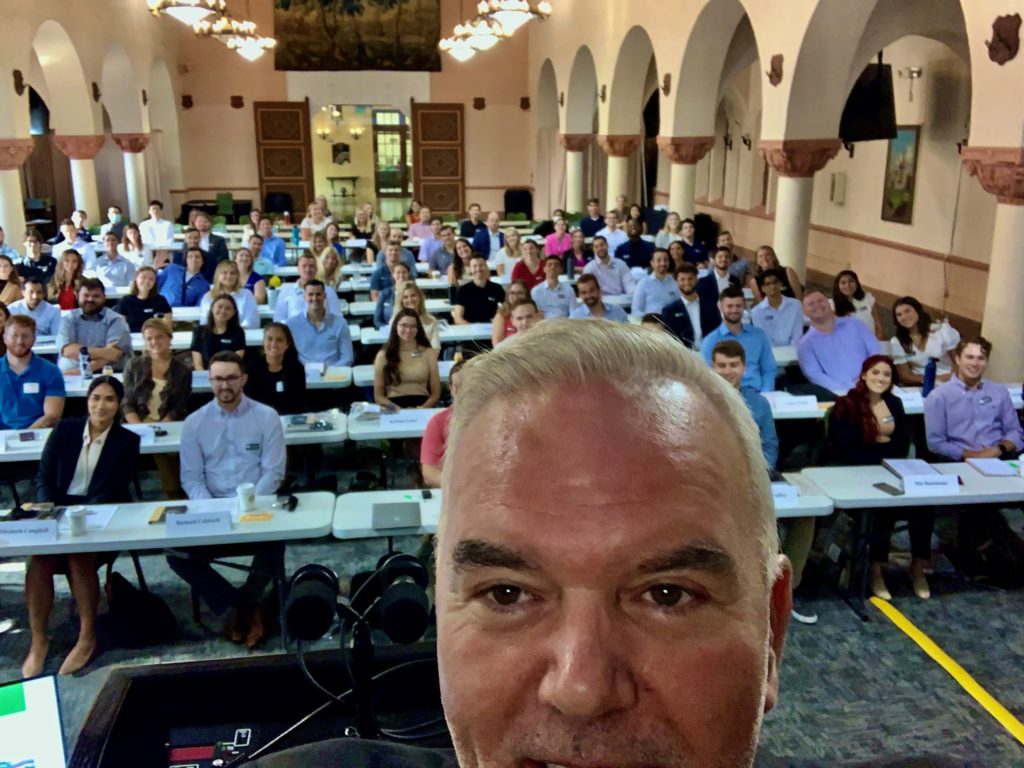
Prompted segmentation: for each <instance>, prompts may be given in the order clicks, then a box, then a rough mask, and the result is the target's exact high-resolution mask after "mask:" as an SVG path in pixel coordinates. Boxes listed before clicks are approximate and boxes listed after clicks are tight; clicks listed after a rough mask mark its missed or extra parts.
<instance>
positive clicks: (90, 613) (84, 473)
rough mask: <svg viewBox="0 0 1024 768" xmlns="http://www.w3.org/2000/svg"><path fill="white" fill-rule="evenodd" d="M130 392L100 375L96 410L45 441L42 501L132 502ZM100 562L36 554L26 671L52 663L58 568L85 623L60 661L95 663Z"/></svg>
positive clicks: (76, 666) (71, 667) (28, 583)
mask: <svg viewBox="0 0 1024 768" xmlns="http://www.w3.org/2000/svg"><path fill="white" fill-rule="evenodd" d="M123 398H124V388H123V387H122V386H121V382H119V381H118V380H117V379H115V378H113V377H110V376H101V377H99V378H97V379H94V380H93V382H92V384H91V385H90V386H89V391H88V393H87V395H86V405H87V408H88V411H89V417H88V418H87V419H68V420H66V421H61V422H60V423H59V424H57V426H56V427H54V429H53V431H52V432H51V433H50V437H49V438H48V439H47V441H46V446H45V447H44V448H43V456H42V459H40V462H39V474H38V476H37V477H36V500H37V501H41V502H51V503H53V504H54V505H57V506H65V505H75V504H120V503H123V502H128V501H131V490H130V488H131V482H132V480H133V479H134V477H135V472H136V468H137V466H138V463H139V436H138V435H136V434H135V433H134V432H131V431H129V430H127V429H125V428H124V427H122V426H121V425H120V424H119V423H118V422H119V418H118V417H119V414H120V411H121V400H122V399H123ZM87 436H88V441H89V442H88V443H86V437H87ZM97 449H98V453H97ZM96 566H97V557H96V555H95V554H92V553H80V554H73V555H68V556H67V557H64V556H60V555H43V556H36V557H33V558H32V559H31V560H30V561H29V565H28V571H27V573H26V574H25V601H26V603H27V604H28V616H29V625H30V627H31V629H32V647H31V648H30V650H29V653H28V656H27V657H26V658H25V662H24V664H22V667H21V672H22V675H24V676H25V677H34V676H36V675H38V674H40V673H41V672H42V671H43V666H44V664H45V663H46V652H47V650H48V647H49V642H50V641H49V638H48V637H47V627H48V624H49V621H50V614H51V613H52V611H53V577H54V575H56V574H57V573H66V574H67V577H68V583H69V585H70V587H71V594H72V595H74V598H75V603H76V604H77V606H78V615H79V619H80V622H81V628H80V629H79V633H78V642H77V643H76V644H75V647H74V648H73V649H72V650H71V652H70V653H69V654H68V656H67V658H65V659H64V663H63V664H61V666H60V673H61V674H62V675H70V674H73V673H74V672H77V671H78V670H80V669H81V668H82V667H84V666H85V665H86V664H88V663H89V660H90V659H91V658H92V655H93V653H95V651H96V612H97V609H98V605H99V592H100V585H99V578H97V576H96Z"/></svg>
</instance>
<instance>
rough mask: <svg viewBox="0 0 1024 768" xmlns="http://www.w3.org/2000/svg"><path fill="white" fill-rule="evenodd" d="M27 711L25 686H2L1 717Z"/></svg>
mask: <svg viewBox="0 0 1024 768" xmlns="http://www.w3.org/2000/svg"><path fill="white" fill-rule="evenodd" d="M24 711H25V686H24V685H23V684H22V683H15V684H13V685H4V686H0V717H6V716H7V715H16V714H18V713H19V712H24Z"/></svg>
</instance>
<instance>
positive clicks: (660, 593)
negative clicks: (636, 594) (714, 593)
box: [640, 582, 702, 613]
mask: <svg viewBox="0 0 1024 768" xmlns="http://www.w3.org/2000/svg"><path fill="white" fill-rule="evenodd" d="M640 601H641V602H642V603H644V605H646V606H650V607H651V608H654V609H655V610H657V611H660V612H662V613H682V612H685V611H687V610H689V609H691V608H694V607H696V606H698V605H700V603H701V602H702V599H701V596H700V595H699V594H698V593H697V592H696V591H694V590H691V589H688V588H687V587H684V586H681V585H679V584H672V583H668V582H666V583H660V584H652V585H650V586H648V587H645V588H644V589H643V591H642V592H641V593H640Z"/></svg>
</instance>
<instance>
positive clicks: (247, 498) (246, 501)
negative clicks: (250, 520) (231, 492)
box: [235, 483, 256, 512]
mask: <svg viewBox="0 0 1024 768" xmlns="http://www.w3.org/2000/svg"><path fill="white" fill-rule="evenodd" d="M235 493H236V494H237V498H238V511H239V512H252V510H254V509H256V486H255V485H253V484H252V483H242V484H240V485H239V486H238V487H237V488H236V489H235Z"/></svg>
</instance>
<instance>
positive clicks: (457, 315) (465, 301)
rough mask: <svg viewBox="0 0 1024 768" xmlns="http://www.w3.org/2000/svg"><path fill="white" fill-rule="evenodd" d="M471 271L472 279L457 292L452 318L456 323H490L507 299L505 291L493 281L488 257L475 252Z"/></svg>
mask: <svg viewBox="0 0 1024 768" xmlns="http://www.w3.org/2000/svg"><path fill="white" fill-rule="evenodd" d="M469 273H470V275H471V276H472V278H473V279H472V281H470V282H468V283H466V284H465V285H460V286H459V289H458V291H456V293H455V301H454V302H453V303H452V320H453V321H454V322H455V324H456V325H470V324H471V323H489V322H491V321H492V320H493V319H494V314H495V312H497V311H498V306H499V305H500V304H501V302H502V301H503V300H504V299H505V292H504V291H503V290H502V289H501V286H500V285H498V284H497V283H492V282H491V270H490V268H489V267H488V266H487V259H485V258H484V257H483V256H481V255H480V254H478V253H474V254H473V256H472V258H471V259H470V260H469Z"/></svg>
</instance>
